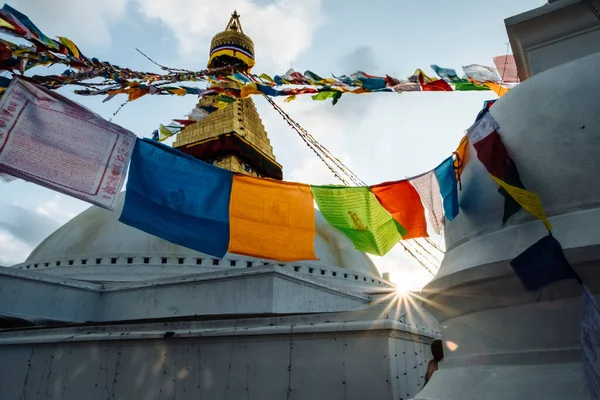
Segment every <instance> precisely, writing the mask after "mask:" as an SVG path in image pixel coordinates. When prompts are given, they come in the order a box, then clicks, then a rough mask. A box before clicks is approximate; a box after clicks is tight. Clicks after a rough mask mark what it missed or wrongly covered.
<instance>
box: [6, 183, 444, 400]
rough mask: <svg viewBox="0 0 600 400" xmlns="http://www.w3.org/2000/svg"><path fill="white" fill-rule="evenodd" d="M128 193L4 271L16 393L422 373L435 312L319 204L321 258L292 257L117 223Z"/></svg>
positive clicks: (315, 395) (245, 391)
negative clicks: (204, 250)
mask: <svg viewBox="0 0 600 400" xmlns="http://www.w3.org/2000/svg"><path fill="white" fill-rule="evenodd" d="M122 204H123V194H122V195H121V197H120V199H119V202H118V207H117V209H116V210H115V211H114V212H109V211H106V210H103V209H100V208H97V207H91V208H89V209H88V210H86V211H84V212H83V213H82V214H80V215H79V216H77V217H75V218H74V219H73V220H71V221H70V222H68V223H67V224H66V225H64V226H63V227H61V228H60V229H58V230H57V231H56V232H55V233H53V234H52V235H50V236H49V237H48V238H47V239H46V240H45V241H44V242H42V243H41V244H40V245H39V246H38V248H37V249H35V250H34V251H33V253H32V254H31V256H30V257H29V258H28V260H27V261H26V262H25V263H23V264H19V265H15V266H13V267H12V268H3V269H2V270H0V316H1V318H2V323H3V327H4V328H5V329H4V330H0V359H2V360H3V361H2V362H1V363H0V382H2V399H5V398H6V399H46V398H49V399H81V398H82V397H81V396H82V393H86V396H88V397H86V398H89V399H106V398H111V399H112V398H115V399H163V398H164V399H172V398H175V399H198V398H223V399H238V398H248V399H282V398H290V399H304V398H312V399H319V398H323V399H325V398H327V399H364V398H365V397H370V396H376V397H377V398H381V399H398V398H408V397H409V396H414V395H415V394H416V393H418V391H419V390H420V388H421V387H422V383H423V376H424V373H425V368H426V364H427V361H428V359H429V347H428V344H429V343H430V341H431V339H432V338H433V337H435V336H436V335H437V334H436V333H435V332H434V330H435V328H434V327H435V322H434V321H433V320H432V319H431V318H430V317H429V316H428V315H427V314H425V313H424V312H423V311H420V309H419V308H418V307H417V306H416V305H413V307H408V305H407V304H406V303H405V302H404V301H403V300H402V298H401V297H399V296H398V294H397V293H396V291H395V290H394V288H393V286H392V285H391V284H390V282H388V281H385V280H383V279H382V278H381V277H380V276H379V274H378V272H377V270H376V269H375V267H374V266H373V264H372V262H371V261H370V259H369V258H368V257H366V256H365V255H364V254H362V253H360V252H357V251H356V250H354V249H353V247H352V244H351V243H350V241H349V240H348V239H346V238H345V237H344V236H343V235H342V234H340V233H339V232H337V231H336V230H335V229H333V228H331V227H330V226H328V225H327V224H326V223H325V222H324V220H323V218H322V216H321V215H320V214H318V213H317V231H318V232H317V236H316V239H315V240H316V253H317V256H318V257H319V258H320V259H321V261H319V262H314V263H304V262H301V263H280V264H277V263H270V262H266V261H263V260H257V259H253V258H248V257H240V256H235V255H228V256H227V257H225V258H224V259H222V260H220V259H214V258H212V257H210V256H206V255H204V254H201V253H197V252H194V251H192V250H189V249H186V248H183V247H180V246H176V245H173V244H171V243H168V242H166V241H164V240H161V239H158V238H156V237H153V236H151V235H147V234H145V233H143V232H140V231H138V230H136V229H134V228H131V227H129V226H126V225H123V224H121V223H119V222H118V216H119V215H120V209H121V207H122ZM409 309H410V310H411V311H409ZM407 313H408V314H407ZM432 328H434V329H433V330H432Z"/></svg>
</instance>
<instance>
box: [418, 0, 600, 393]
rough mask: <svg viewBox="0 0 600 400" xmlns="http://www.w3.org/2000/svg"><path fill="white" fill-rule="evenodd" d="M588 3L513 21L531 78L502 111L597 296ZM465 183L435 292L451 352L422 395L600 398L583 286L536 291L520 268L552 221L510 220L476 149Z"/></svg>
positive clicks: (594, 102) (598, 200)
mask: <svg viewBox="0 0 600 400" xmlns="http://www.w3.org/2000/svg"><path fill="white" fill-rule="evenodd" d="M588 3H589V2H587V1H577V0H557V1H555V2H552V3H550V4H546V5H544V6H542V7H540V8H537V9H534V10H531V11H529V12H526V13H523V14H521V15H517V16H514V17H511V18H508V19H507V20H506V21H505V22H506V27H507V31H508V34H509V38H510V41H511V43H512V47H513V51H514V54H515V58H516V61H517V65H518V69H519V76H520V77H521V79H522V80H524V81H523V83H521V84H520V85H518V86H517V87H515V88H514V89H513V90H511V91H510V92H509V93H508V94H506V95H505V96H503V97H502V98H500V99H499V100H498V101H497V102H496V103H495V104H494V106H493V107H492V108H491V109H490V113H491V115H492V116H493V117H494V119H495V120H496V121H497V122H498V124H499V126H500V129H499V130H498V132H499V133H500V136H501V137H502V141H503V143H504V144H505V146H506V148H507V150H508V153H509V155H510V157H511V158H512V159H513V160H514V161H515V163H516V164H517V166H518V168H519V172H520V176H521V179H522V181H523V183H524V184H525V185H526V187H527V188H528V189H529V190H531V191H534V192H536V193H538V194H539V196H540V198H541V200H542V202H543V204H544V207H545V210H546V213H547V214H548V215H549V219H550V222H551V223H552V225H553V228H554V229H553V235H554V237H555V238H556V239H558V241H559V242H560V243H561V244H562V246H563V248H564V250H565V255H566V257H567V259H568V260H569V262H570V263H571V265H572V266H573V267H574V268H575V270H576V271H578V273H579V274H580V276H581V277H582V279H583V281H584V282H585V283H586V284H587V285H588V287H589V288H590V290H591V291H592V292H593V293H594V294H596V296H597V293H598V292H600V286H599V283H600V270H599V268H598V267H599V265H598V260H599V259H600V231H599V230H598V225H599V223H600V208H599V206H598V205H599V204H600V189H599V186H598V184H597V181H598V179H597V176H598V171H600V165H599V164H598V161H597V155H598V152H599V151H600V115H599V114H598V109H599V107H600V96H598V91H599V90H600V76H599V75H598V66H599V65H600V53H599V51H600V21H598V18H600V16H599V17H598V18H597V17H596V16H595V15H594V13H593V12H592V11H591V9H590V7H589V4H588ZM592 3H593V4H594V5H595V7H596V8H600V2H598V1H593V2H592ZM461 181H462V191H461V192H459V206H460V214H459V215H458V217H457V218H456V219H455V220H453V221H452V222H451V223H448V224H446V226H445V240H446V249H447V250H446V255H445V257H444V260H443V262H442V266H441V268H440V270H439V272H438V274H437V275H436V277H435V278H434V280H433V281H432V282H431V283H429V284H428V285H427V286H426V287H425V289H424V291H423V293H424V296H425V297H426V299H427V301H426V304H427V309H428V310H429V311H430V312H431V313H432V314H433V315H434V316H435V317H436V318H437V320H438V321H439V322H440V324H441V326H442V335H443V340H444V342H445V344H446V346H445V358H444V361H443V362H441V363H440V366H439V370H438V371H437V372H435V374H434V375H433V379H432V380H431V381H430V382H429V383H428V384H427V386H426V387H425V388H424V390H423V391H422V392H421V393H420V394H419V395H418V396H417V397H416V399H423V400H425V399H427V400H429V399H447V400H453V399H457V400H458V399H460V400H466V399H483V398H485V399H489V400H495V399H513V400H520V399H522V400H525V399H545V400H559V399H592V398H595V397H592V396H591V395H590V393H589V392H588V389H587V385H586V382H585V379H584V371H583V362H582V360H583V357H582V353H581V345H580V326H581V316H582V299H581V288H580V287H579V284H578V283H577V282H576V281H574V280H567V281H560V282H556V283H553V284H551V285H549V286H547V287H545V288H544V289H543V290H540V291H539V292H538V293H531V292H528V291H526V290H525V289H524V287H523V286H522V285H521V283H520V282H519V280H518V278H517V277H516V275H515V274H514V272H513V270H512V268H511V267H510V265H509V262H510V260H512V259H513V258H515V257H516V256H518V255H519V254H520V253H522V252H523V251H524V250H525V249H526V248H528V247H529V246H531V245H532V244H533V243H535V242H536V241H538V240H539V239H541V238H542V237H544V236H545V235H547V234H548V233H547V231H546V230H545V228H544V226H543V224H542V223H540V222H539V221H537V220H534V219H533V218H532V217H531V216H530V215H528V214H527V213H525V212H523V211H522V212H521V213H520V214H518V215H516V216H514V217H513V218H511V220H509V222H508V224H507V225H506V226H505V227H502V224H501V222H500V221H501V220H502V213H503V206H504V202H503V198H502V196H500V195H499V194H498V192H497V190H498V186H497V185H496V184H495V183H494V182H493V181H492V180H491V179H490V177H489V175H488V173H487V171H486V170H485V168H484V167H483V165H482V164H481V163H480V162H479V161H478V160H477V157H476V156H475V151H474V149H473V148H472V147H471V148H470V149H469V151H468V156H467V161H466V167H465V169H464V173H463V175H462V178H461Z"/></svg>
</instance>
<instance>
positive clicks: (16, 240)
mask: <svg viewBox="0 0 600 400" xmlns="http://www.w3.org/2000/svg"><path fill="white" fill-rule="evenodd" d="M545 3H546V1H545V0H504V1H502V2H496V3H493V5H491V4H490V3H489V2H482V1H480V0H463V1H439V0H437V1H435V0H373V1H370V2H368V3H366V2H364V1H357V0H218V1H206V0H169V1H168V2H167V1H165V0H103V1H93V2H91V1H90V2H88V1H81V0H53V1H48V0H12V1H10V2H9V3H8V4H9V5H11V6H12V7H14V8H16V9H17V10H19V11H21V12H23V13H25V14H26V15H27V16H29V18H30V19H31V20H32V21H33V22H34V23H35V24H36V25H37V26H38V27H39V28H40V30H42V32H44V33H45V34H46V35H48V36H51V37H56V36H66V37H68V38H70V39H71V40H72V41H74V42H75V43H76V44H77V45H78V46H79V48H80V49H81V50H82V52H83V53H84V54H86V55H87V56H88V57H97V58H99V59H101V60H106V61H109V62H110V63H112V64H116V65H119V66H122V67H129V68H131V69H136V70H143V71H152V72H160V70H159V69H158V67H156V66H155V65H153V64H152V63H150V62H149V61H148V60H147V59H146V58H144V57H143V56H141V55H140V54H139V53H138V52H137V51H135V49H136V48H139V49H140V50H142V51H143V52H145V53H146V54H148V55H149V56H150V57H151V58H153V59H154V60H156V61H157V62H158V63H160V64H163V65H168V66H170V67H176V68H184V69H190V70H201V69H204V68H205V67H206V62H207V60H208V50H209V45H210V40H211V38H212V36H213V35H214V34H215V33H217V32H220V31H222V30H223V29H224V28H225V26H226V24H227V22H228V20H229V16H230V14H231V13H232V12H233V10H234V9H236V10H237V11H238V13H239V14H240V15H241V23H242V27H243V29H244V32H245V33H246V34H247V35H249V36H250V37H251V38H252V39H253V41H254V46H255V56H256V66H255V67H254V69H253V72H254V73H258V74H260V73H262V72H265V73H267V74H269V75H275V74H284V73H285V72H286V71H287V70H288V69H289V68H294V69H296V70H297V71H301V72H303V71H305V70H311V71H313V72H315V73H317V74H319V75H321V76H329V75H330V74H334V75H341V74H350V73H353V72H356V71H357V70H361V71H364V72H366V73H369V74H373V75H385V74H388V75H390V76H393V77H396V78H401V79H405V78H406V77H408V76H410V75H411V74H412V73H413V72H414V71H415V69H417V68H421V69H423V70H424V71H425V72H426V73H427V74H429V75H434V74H433V71H432V70H431V69H430V67H429V66H430V65H431V64H437V65H439V66H442V67H447V68H455V69H457V71H459V73H460V72H461V69H460V68H461V66H463V65H468V64H483V65H489V66H493V60H492V59H493V57H495V56H499V55H505V54H506V53H507V45H508V37H507V34H506V29H505V26H504V19H505V18H507V17H510V16H513V15H516V14H519V13H522V12H525V11H528V10H530V9H533V8H536V7H540V6H542V5H544V4H545ZM508 51H509V53H510V49H509V50H508ZM62 70H64V67H61V68H58V69H56V68H50V69H46V70H44V69H36V70H35V71H34V72H35V73H37V74H50V73H52V74H54V73H60V72H62ZM60 92H61V93H62V94H64V95H66V96H67V97H70V98H72V99H74V100H75V101H78V102H80V103H82V104H83V105H85V106H86V107H88V108H90V109H92V110H93V111H94V112H96V113H98V114H100V115H101V116H103V117H104V118H106V119H112V122H114V123H117V124H119V125H121V126H123V127H125V128H127V129H129V130H131V131H132V132H134V133H135V134H136V135H138V136H140V137H149V136H150V135H151V132H152V131H153V130H154V129H156V128H157V127H158V125H159V124H160V123H168V122H170V121H171V120H172V119H174V118H184V116H185V115H186V114H187V113H188V112H189V111H190V110H191V109H192V108H193V107H194V105H195V104H196V102H197V98H195V97H194V96H185V97H178V96H156V97H153V96H145V97H143V98H141V99H139V100H136V101H135V102H132V103H129V104H127V105H126V106H125V107H123V109H122V110H121V111H120V112H119V113H118V114H117V115H113V114H114V113H115V111H116V110H117V109H118V108H119V106H120V104H121V103H123V102H124V101H125V99H124V98H121V97H119V96H117V97H115V98H114V99H112V100H111V101H109V102H106V103H102V100H103V99H102V98H101V97H90V98H88V97H78V96H76V95H74V94H73V88H72V87H67V88H62V89H60ZM495 97H496V96H495V95H494V94H493V93H492V92H450V93H440V92H437V93H435V92H428V93H418V92H417V93H403V94H397V93H373V94H367V95H361V96H358V95H346V96H344V97H343V98H342V99H341V100H340V102H339V103H338V104H337V105H335V106H332V104H331V102H316V101H313V100H312V99H311V98H310V96H298V99H297V100H296V101H293V102H291V103H283V101H282V100H281V99H277V102H278V104H280V105H281V106H282V108H283V109H284V110H285V111H286V112H288V114H289V115H290V116H291V117H292V118H294V119H295V120H296V121H297V122H298V123H300V125H302V126H303V127H304V128H305V129H307V130H308V131H309V132H310V133H311V134H312V135H313V136H315V137H316V138H317V139H318V140H319V141H320V142H321V143H322V144H323V145H325V146H326V147H327V148H328V149H329V150H330V151H331V152H332V153H333V154H335V155H336V156H337V157H338V158H340V159H342V160H343V161H344V162H345V163H346V165H348V166H349V167H350V168H351V169H352V170H353V171H354V172H355V173H356V174H357V175H358V176H359V177H360V178H361V179H362V180H363V181H365V182H367V183H368V184H375V183H380V182H384V181H390V180H398V179H403V178H406V177H408V176H413V175H417V174H420V173H422V172H426V171H429V170H431V169H432V168H434V167H435V166H437V165H438V164H439V163H440V162H441V161H443V160H444V159H445V158H446V157H448V156H450V154H451V153H452V151H453V150H455V149H456V146H457V145H458V143H459V141H460V139H461V137H462V136H463V134H464V130H465V129H466V128H468V127H469V126H470V125H471V124H472V122H473V120H474V118H475V116H476V115H477V113H478V111H479V110H480V109H481V107H482V105H483V102H484V101H485V100H488V99H493V98H495ZM254 101H255V103H256V106H257V108H258V111H259V113H260V115H261V118H262V121H263V123H264V125H265V128H266V130H267V132H268V133H269V137H270V139H271V143H272V145H273V148H274V151H275V155H276V156H277V160H278V161H279V163H280V164H282V165H283V167H284V179H286V180H293V181H299V182H305V183H312V184H328V183H332V184H335V183H338V182H337V181H336V179H335V177H334V176H333V175H332V174H331V172H329V171H328V170H327V168H326V167H325V166H324V165H322V164H321V161H320V160H318V159H317V158H316V156H315V155H314V154H313V153H312V152H311V151H310V150H309V149H308V148H307V147H306V145H304V144H303V142H302V140H301V139H300V138H299V137H298V136H297V135H296V134H295V133H294V132H293V131H292V130H291V129H290V128H289V127H288V126H287V124H286V123H285V122H284V121H283V120H282V119H281V117H280V116H279V115H278V114H277V113H276V112H275V110H273V109H272V107H271V106H270V105H269V104H268V103H267V102H266V101H265V100H264V99H262V98H260V97H254ZM171 142H172V140H171V141H170V142H167V143H169V144H170V143H171ZM88 207H89V204H87V203H85V202H82V201H80V200H76V199H73V198H70V197H67V196H64V195H61V194H58V193H56V192H53V191H51V190H48V189H45V188H42V187H39V186H36V185H34V184H31V183H27V182H24V181H19V180H17V181H13V182H11V183H2V182H0V265H3V266H9V265H13V264H17V263H20V262H22V261H24V260H25V259H26V257H27V256H28V255H29V253H30V252H31V251H32V250H33V249H34V248H35V246H36V245H37V244H39V243H40V242H41V241H42V240H43V239H44V238H45V237H47V236H48V235H49V234H51V233H52V232H53V231H54V230H56V229H57V228H58V227H60V226H61V225H63V224H64V223H66V222H67V221H68V220H69V219H71V218H73V217H74V216H75V215H77V214H78V213H80V212H82V211H83V210H85V209H86V208H88ZM435 240H436V241H437V242H438V243H439V244H440V245H442V246H443V240H442V239H441V238H436V239H435ZM373 259H374V262H375V263H376V265H377V266H378V267H379V269H380V271H390V272H391V273H392V278H393V279H394V281H395V282H396V283H397V284H398V285H399V286H401V287H403V288H407V289H417V288H420V287H422V286H423V285H424V284H426V283H427V281H428V280H430V279H431V277H432V276H431V275H430V274H429V273H427V272H426V271H425V270H424V269H423V268H422V267H420V266H419V265H418V264H417V263H416V262H414V261H412V259H411V258H410V257H408V256H407V255H406V254H405V253H404V252H403V251H402V248H401V246H396V247H395V248H394V249H393V250H392V251H391V252H390V253H388V254H387V255H386V256H384V257H373Z"/></svg>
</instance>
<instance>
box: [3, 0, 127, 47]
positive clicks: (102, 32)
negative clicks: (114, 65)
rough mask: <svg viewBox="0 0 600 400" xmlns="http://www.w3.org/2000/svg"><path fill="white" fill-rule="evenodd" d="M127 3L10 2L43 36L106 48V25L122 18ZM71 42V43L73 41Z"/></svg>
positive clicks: (109, 0)
mask: <svg viewBox="0 0 600 400" xmlns="http://www.w3.org/2000/svg"><path fill="white" fill-rule="evenodd" d="M127 2H128V0H102V1H82V0H61V1H49V0H12V1H11V2H10V5H11V6H12V7H13V8H15V9H17V10H19V11H20V12H22V13H23V14H26V15H27V16H28V17H29V18H30V19H31V20H32V21H33V23H34V24H36V25H37V26H38V28H40V30H41V31H42V32H44V33H45V34H46V35H48V36H51V37H55V36H57V35H60V36H67V37H71V38H77V40H76V43H78V44H79V45H82V44H91V45H96V46H107V45H109V44H110V43H111V35H110V25H111V24H112V23H114V22H115V21H116V20H117V19H119V18H121V17H123V16H124V15H125V11H126V6H127ZM73 40H75V39H73Z"/></svg>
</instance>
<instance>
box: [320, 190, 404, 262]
mask: <svg viewBox="0 0 600 400" xmlns="http://www.w3.org/2000/svg"><path fill="white" fill-rule="evenodd" d="M311 190H312V193H313V196H314V198H315V201H316V203H317V206H318V207H319V210H320V211H321V214H323V217H324V218H325V220H326V221H327V222H328V223H329V224H330V225H332V226H334V227H336V228H337V229H339V230H340V231H342V233H344V235H346V237H348V239H350V240H351V241H352V243H353V244H354V247H355V248H356V249H357V250H359V251H365V252H367V253H371V254H377V255H384V254H385V253H387V252H388V251H390V249H391V248H392V247H394V245H395V244H396V243H397V242H398V241H399V240H400V239H401V238H402V236H403V235H405V234H406V230H405V229H404V228H403V227H402V226H400V225H399V224H398V223H397V222H396V221H395V220H394V219H393V218H392V216H391V215H390V214H389V213H388V212H387V211H386V210H385V209H384V208H383V207H382V206H381V204H379V202H378V201H377V198H376V197H375V195H374V194H373V193H372V192H371V191H370V190H369V188H368V187H346V186H311Z"/></svg>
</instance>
